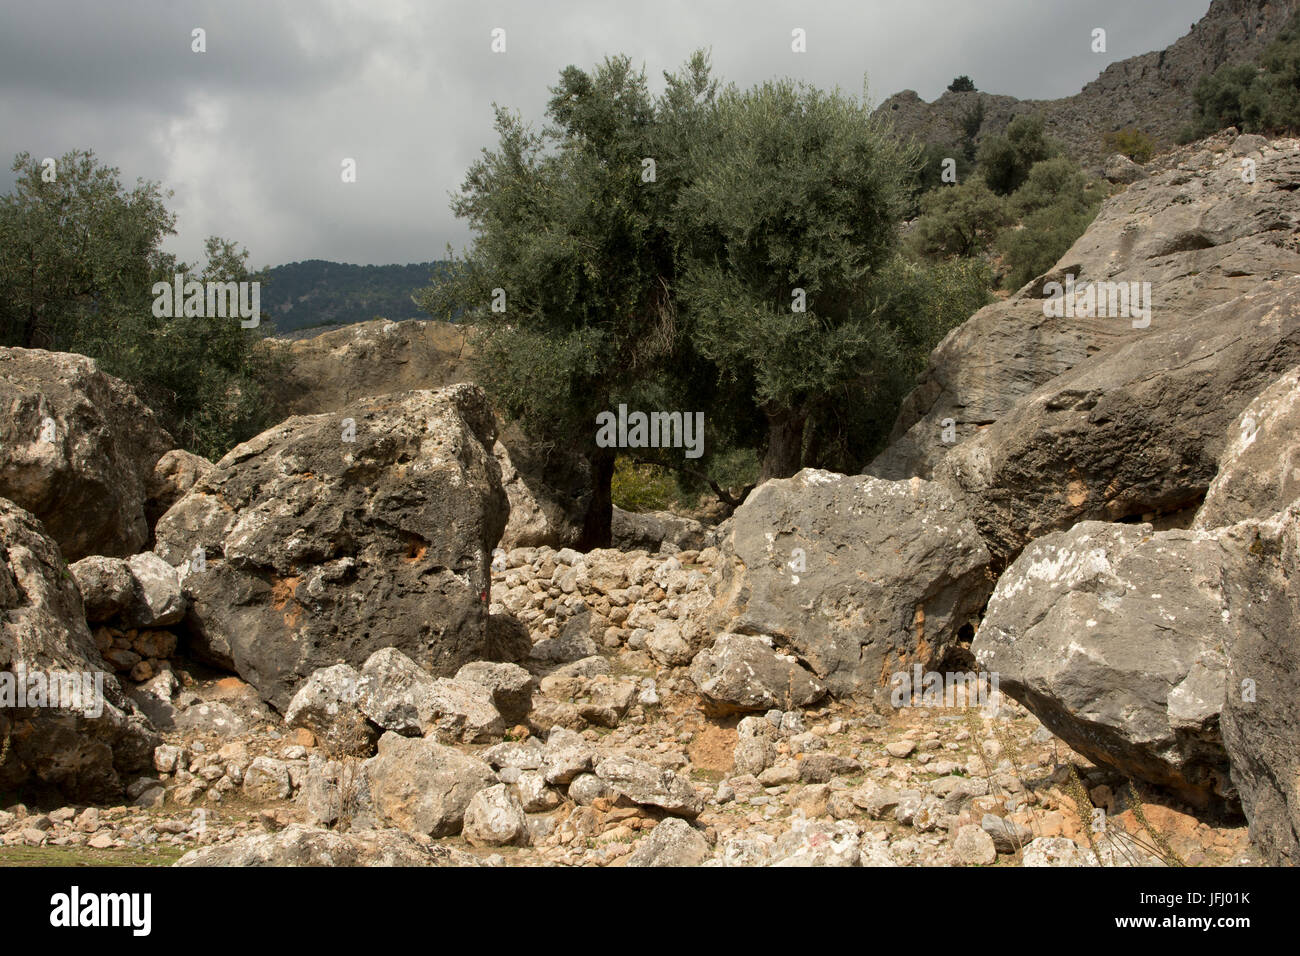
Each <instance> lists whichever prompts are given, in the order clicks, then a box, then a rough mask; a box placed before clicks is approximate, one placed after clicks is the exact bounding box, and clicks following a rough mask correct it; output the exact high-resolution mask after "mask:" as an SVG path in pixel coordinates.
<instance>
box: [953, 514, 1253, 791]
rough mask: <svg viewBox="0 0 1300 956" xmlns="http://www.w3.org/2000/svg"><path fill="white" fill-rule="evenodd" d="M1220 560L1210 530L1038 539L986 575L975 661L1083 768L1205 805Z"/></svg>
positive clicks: (1217, 682) (1223, 606)
mask: <svg viewBox="0 0 1300 956" xmlns="http://www.w3.org/2000/svg"><path fill="white" fill-rule="evenodd" d="M1223 557H1224V550H1223V547H1222V546H1221V544H1220V542H1219V541H1218V540H1217V539H1216V537H1215V536H1214V535H1213V534H1208V533H1204V532H1192V531H1178V530H1174V531H1163V532H1154V531H1153V530H1152V528H1151V526H1150V525H1143V524H1137V525H1135V524H1106V523H1102V522H1097V521H1085V522H1083V523H1081V524H1079V525H1077V526H1076V527H1074V528H1072V529H1071V530H1069V531H1066V532H1060V533H1056V534H1050V535H1047V536H1045V537H1043V538H1040V539H1038V540H1037V541H1034V542H1033V543H1032V544H1030V545H1029V546H1028V547H1027V548H1026V549H1025V550H1024V552H1023V553H1022V554H1021V555H1020V557H1019V558H1017V559H1016V561H1015V563H1014V564H1012V565H1011V567H1009V568H1008V569H1007V570H1006V572H1005V573H1004V574H1003V575H1002V576H1001V578H999V579H998V585H997V588H996V589H995V590H994V592H993V597H992V598H991V599H990V600H989V605H988V611H987V613H986V615H985V617H984V621H983V623H982V624H981V626H980V629H979V633H978V634H977V635H976V637H975V642H974V645H973V649H974V651H975V655H976V659H977V660H978V662H979V663H980V665H981V666H982V667H983V668H985V669H986V670H988V671H991V672H992V673H995V674H997V675H998V677H999V687H1000V689H1001V690H1002V692H1003V693H1006V694H1008V695H1010V696H1011V697H1012V698H1014V699H1015V700H1018V701H1020V702H1021V703H1022V704H1024V705H1025V706H1026V707H1027V708H1029V710H1031V711H1033V713H1034V714H1035V715H1036V716H1037V717H1038V719H1039V720H1041V721H1042V722H1043V724H1044V725H1045V726H1046V727H1047V728H1048V729H1049V730H1051V731H1052V732H1053V733H1055V734H1056V735H1057V736H1059V737H1060V738H1062V739H1063V740H1064V741H1065V742H1066V743H1068V744H1069V745H1070V746H1071V747H1073V748H1074V749H1075V750H1077V751H1079V752H1080V753H1082V754H1083V755H1085V756H1086V757H1088V758H1089V759H1091V760H1094V761H1097V762H1099V763H1105V764H1108V765H1110V766H1112V767H1116V768H1118V769H1119V770H1121V771H1123V772H1124V773H1127V774H1130V775H1132V776H1135V777H1139V778H1141V779H1143V780H1148V781H1151V782H1153V783H1157V784H1161V785H1163V786H1167V787H1170V788H1173V789H1174V790H1176V791H1178V792H1180V793H1181V795H1182V796H1184V798H1186V799H1188V800H1190V801H1193V802H1195V803H1198V804H1202V805H1205V804H1208V803H1212V802H1216V801H1219V800H1220V798H1224V797H1228V796H1230V795H1231V786H1230V784H1229V781H1228V754H1227V752H1226V751H1225V750H1224V747H1223V741H1222V739H1221V737H1220V734H1219V717H1220V714H1221V713H1222V711H1223V706H1224V687H1225V684H1224V681H1225V675H1226V674H1227V668H1228V661H1227V658H1226V657H1225V655H1224V649H1225V647H1226V646H1227V644H1228V641H1229V638H1230V635H1231V631H1230V628H1229V623H1228V622H1229V620H1230V617H1231V614H1230V610H1229V605H1228V601H1227V598H1226V596H1225V594H1224V591H1223V585H1222V566H1223Z"/></svg>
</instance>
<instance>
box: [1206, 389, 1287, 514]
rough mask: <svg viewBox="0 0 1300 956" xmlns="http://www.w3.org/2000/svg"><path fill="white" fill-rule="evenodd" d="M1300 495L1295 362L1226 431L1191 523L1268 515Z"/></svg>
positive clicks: (1276, 511)
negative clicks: (1207, 487) (1215, 470)
mask: <svg viewBox="0 0 1300 956" xmlns="http://www.w3.org/2000/svg"><path fill="white" fill-rule="evenodd" d="M1297 498H1300V367H1297V368H1293V369H1291V371H1289V372H1287V373H1286V374H1285V375H1283V376H1282V377H1281V378H1279V379H1278V380H1277V381H1276V382H1274V383H1273V384H1272V385H1270V386H1269V387H1268V388H1266V389H1264V391H1262V392H1260V393H1259V395H1257V396H1256V397H1255V400H1254V401H1252V402H1251V403H1250V404H1249V405H1248V406H1246V410H1245V411H1244V412H1242V413H1241V415H1240V416H1239V417H1238V418H1237V420H1236V422H1234V423H1233V425H1232V428H1231V429H1230V431H1229V433H1228V442H1227V445H1226V446H1225V447H1224V449H1223V452H1222V454H1220V456H1219V471H1218V474H1217V475H1215V477H1214V481H1212V482H1211V483H1210V490H1209V491H1208V492H1206V494H1205V502H1204V503H1203V504H1202V505H1201V509H1200V510H1199V511H1198V512H1197V513H1196V521H1195V523H1194V525H1193V527H1196V528H1218V527H1222V526H1223V525H1229V524H1235V523H1236V522H1238V521H1243V520H1245V519H1246V518H1267V517H1270V516H1272V515H1274V514H1277V513H1278V512H1279V511H1282V510H1283V509H1284V508H1285V507H1286V506H1287V505H1289V504H1290V503H1291V502H1292V501H1295V500H1296V499H1297Z"/></svg>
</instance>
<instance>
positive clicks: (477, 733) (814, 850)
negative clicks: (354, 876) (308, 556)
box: [0, 548, 1254, 866]
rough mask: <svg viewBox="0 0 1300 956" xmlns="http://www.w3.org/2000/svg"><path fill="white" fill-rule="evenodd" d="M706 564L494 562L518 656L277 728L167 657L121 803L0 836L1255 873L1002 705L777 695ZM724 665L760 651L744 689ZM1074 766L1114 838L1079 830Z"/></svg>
mask: <svg viewBox="0 0 1300 956" xmlns="http://www.w3.org/2000/svg"><path fill="white" fill-rule="evenodd" d="M717 560H718V557H717V552H716V550H714V549H705V550H704V551H702V552H681V553H679V554H676V555H653V556H652V555H648V554H644V553H636V552H633V553H627V554H624V553H621V552H617V551H596V552H591V553H589V554H586V555H579V554H577V553H576V552H573V551H554V550H551V549H548V548H527V549H519V550H516V551H512V552H509V553H508V554H505V553H499V554H498V555H497V557H496V562H495V565H494V573H493V587H492V595H491V597H492V607H493V611H494V612H496V613H509V614H512V615H514V616H515V617H516V618H517V619H519V620H520V621H522V622H523V623H524V624H525V625H526V626H527V628H528V630H529V635H530V638H531V642H532V653H531V655H530V656H529V657H528V658H527V659H526V660H524V661H523V662H522V663H520V664H516V663H500V662H491V661H480V662H475V663H471V664H468V665H466V666H465V667H463V668H461V669H460V671H459V672H458V673H457V674H456V675H455V676H454V677H452V678H434V677H433V676H431V675H430V674H428V673H427V672H426V671H424V670H423V669H421V668H420V667H419V666H418V665H417V664H415V663H414V662H413V661H411V660H410V659H408V658H407V657H405V656H404V655H403V654H401V653H400V652H399V651H397V650H395V649H393V648H387V649H384V650H381V651H379V652H376V653H375V654H373V655H372V656H371V657H370V658H369V659H368V660H367V661H366V662H365V663H364V664H363V665H362V666H361V667H360V668H353V667H350V666H348V665H345V664H339V665H335V666H333V667H329V668H325V669H322V670H320V671H317V672H316V673H315V674H313V675H312V677H311V678H310V679H309V680H308V681H307V682H306V683H305V684H304V685H303V686H302V687H301V688H300V690H299V691H298V693H297V694H296V695H295V697H294V698H293V701H292V702H291V704H290V706H289V707H288V708H287V710H286V713H285V715H284V718H283V722H281V721H280V719H279V718H277V717H275V715H274V714H273V713H272V712H270V711H269V710H266V709H264V708H260V709H259V707H258V706H257V705H256V703H255V702H253V701H250V700H249V699H248V695H247V694H246V693H241V692H238V691H235V690H232V687H231V685H232V684H238V683H239V682H238V681H237V680H236V679H233V678H225V679H224V680H214V681H201V680H194V679H192V678H189V677H188V675H186V674H184V673H182V674H181V675H180V678H178V679H175V680H173V681H172V682H171V684H170V685H167V686H165V687H163V689H162V690H159V691H158V693H160V694H161V695H162V696H164V697H165V696H171V695H174V700H172V702H171V703H172V705H174V706H175V707H176V708H177V710H178V711H179V713H180V715H181V716H182V717H184V716H185V715H190V719H189V720H181V721H180V723H182V724H184V726H185V727H186V728H188V729H187V730H185V731H182V732H172V733H168V734H165V735H164V736H165V738H166V739H167V743H166V744H164V745H163V746H161V747H159V748H158V749H157V751H156V753H155V755H154V761H155V769H156V771H157V773H156V775H155V776H152V777H146V778H142V779H140V780H136V781H133V782H132V783H131V785H130V789H129V790H128V795H129V796H130V797H132V798H133V802H134V805H133V806H130V807H119V808H113V809H109V810H104V811H95V810H94V809H93V808H91V809H87V810H84V811H78V810H76V809H75V808H63V809H60V810H56V811H54V812H52V813H48V814H36V815H33V814H29V813H28V812H27V811H26V809H25V808H21V807H15V808H10V809H9V810H8V811H6V813H5V814H4V815H0V834H3V840H4V842H5V843H6V844H13V843H24V844H29V845H42V844H50V845H69V844H71V845H78V844H82V843H86V844H89V845H90V846H92V847H110V848H111V847H143V846H149V845H153V844H155V843H159V844H162V845H176V846H182V845H184V846H197V847H198V849H197V850H195V851H194V852H192V853H190V854H188V855H187V856H186V857H185V859H184V860H183V861H182V862H184V863H186V864H238V863H248V862H256V861H261V862H281V863H302V862H311V861H313V860H315V859H316V858H317V856H318V855H321V854H324V855H328V856H330V857H331V858H333V859H347V860H350V861H353V862H357V863H378V862H402V863H428V864H436V865H446V864H453V865H466V864H487V865H586V866H591V865H594V866H604V865H631V866H649V865H708V866H732V865H783V866H795V865H880V866H889V865H954V864H967V865H975V864H978V865H992V864H996V863H1000V862H1003V863H1013V864H1016V863H1019V864H1023V865H1077V864H1092V865H1095V864H1097V863H1098V862H1100V863H1103V864H1108V865H1132V864H1141V865H1153V864H1158V863H1159V862H1160V857H1161V855H1162V854H1161V851H1160V848H1159V846H1158V842H1159V841H1158V840H1157V839H1156V838H1153V837H1151V836H1150V835H1149V834H1148V833H1147V832H1146V830H1144V826H1146V825H1151V826H1154V827H1155V828H1157V829H1159V830H1160V831H1161V838H1162V839H1165V840H1166V841H1167V844H1168V846H1169V847H1170V849H1172V850H1173V851H1174V852H1175V853H1177V854H1178V855H1179V856H1180V858H1182V859H1183V860H1184V861H1186V862H1188V863H1193V864H1195V863H1202V864H1234V863H1243V862H1254V858H1253V857H1252V855H1251V853H1250V851H1249V844H1248V841H1247V837H1246V831H1245V828H1244V826H1242V827H1230V828H1214V827H1211V826H1209V825H1207V824H1206V823H1201V822H1198V821H1197V820H1196V818H1195V817H1193V816H1191V815H1190V814H1188V813H1185V812H1183V810H1182V809H1179V808H1172V807H1167V806H1162V805H1160V804H1156V803H1146V804H1142V805H1139V806H1138V808H1137V809H1138V810H1139V811H1141V813H1142V818H1141V819H1139V818H1138V816H1137V814H1136V813H1135V810H1134V807H1133V806H1132V805H1131V804H1132V800H1131V797H1130V795H1129V793H1128V791H1127V790H1126V789H1125V787H1124V786H1123V781H1122V780H1119V779H1117V778H1115V777H1114V775H1112V774H1111V773H1109V772H1108V771H1105V770H1103V769H1099V768H1096V767H1093V766H1092V765H1091V764H1089V763H1088V762H1087V761H1086V760H1084V759H1083V758H1081V757H1079V756H1077V755H1075V754H1073V753H1072V752H1071V751H1069V749H1068V748H1066V747H1064V745H1063V744H1061V743H1060V742H1059V741H1057V740H1055V739H1054V738H1053V737H1052V736H1051V734H1049V733H1048V732H1047V731H1046V729H1044V728H1043V727H1042V726H1041V725H1039V724H1038V722H1037V721H1036V720H1035V718H1033V716H1032V715H1030V714H1029V713H1028V712H1027V711H1025V710H1023V709H1022V708H1020V707H1019V706H1018V705H1016V704H1015V703H1014V702H1013V701H1010V700H1009V699H1006V698H1001V699H999V701H998V704H999V706H998V708H997V711H996V713H993V712H991V711H989V710H979V709H975V710H969V711H968V710H956V709H952V710H944V709H936V708H926V707H912V708H904V709H900V710H897V711H890V712H888V713H878V712H877V711H876V710H875V709H873V707H874V706H875V705H873V704H872V703H871V702H870V701H861V700H838V701H836V700H832V699H830V698H828V697H826V696H825V695H824V694H822V693H819V692H817V690H816V688H804V693H803V697H804V698H805V699H807V698H816V699H817V702H816V703H809V704H807V705H804V706H789V705H788V704H782V703H781V702H780V701H779V700H778V699H777V698H779V697H780V694H777V693H773V692H772V689H771V688H770V687H768V686H765V685H764V683H763V682H764V680H765V679H766V680H767V682H768V684H770V683H772V682H774V681H779V680H782V679H784V678H783V676H782V673H781V672H780V670H779V668H780V655H776V654H775V653H774V652H773V651H771V649H770V648H766V647H765V645H763V643H762V640H761V639H760V638H753V637H743V636H741V635H727V634H722V635H717V634H710V633H708V630H707V628H706V627H705V626H704V624H703V623H702V618H703V615H702V614H701V613H700V612H701V611H702V609H703V608H704V607H705V606H706V605H707V604H708V603H709V601H710V600H711V593H710V590H709V583H710V571H711V569H712V568H713V567H714V566H715V564H716V562H717ZM748 642H756V643H755V645H754V646H751V644H750V643H748ZM756 651H762V652H763V653H766V654H767V655H768V657H766V658H761V659H760V658H757V657H753V656H751V657H746V656H745V655H753V654H754V653H755V652H756ZM724 659H725V660H732V659H735V660H740V661H745V660H751V659H753V660H760V662H761V664H762V667H759V668H758V669H757V670H755V671H753V674H752V683H751V684H749V685H746V684H745V681H744V680H741V679H739V678H737V677H736V674H735V673H734V672H733V671H732V670H727V669H726V668H720V667H719V666H717V662H718V661H719V660H724ZM693 661H694V662H693ZM774 662H775V663H774ZM791 666H792V665H791ZM763 667H767V668H769V669H771V668H776V671H775V672H773V673H768V672H767V671H764V670H763ZM739 670H740V672H743V673H750V672H749V671H746V670H745V668H744V667H741V668H740V669H739ZM168 676H171V675H170V673H169V675H168ZM154 683H155V684H157V683H158V682H157V681H155V682H154ZM172 685H176V686H172ZM180 685H186V687H185V689H184V690H183V691H180V692H179V693H177V692H176V687H179V686H180ZM701 685H707V690H705V689H702V688H701ZM724 685H725V686H724ZM244 690H247V688H244ZM787 699H788V696H787ZM720 702H723V703H726V704H727V706H726V707H723V708H720V707H719V706H718V705H719V703H720ZM197 708H210V709H212V708H215V711H213V712H215V713H220V714H224V715H225V719H224V720H222V721H221V722H220V723H221V726H217V725H215V724H213V723H210V722H209V723H204V722H202V721H200V720H196V719H193V714H194V713H195V712H196V709H197ZM1071 762H1072V763H1074V764H1075V765H1076V766H1077V767H1078V768H1079V774H1080V779H1081V782H1082V785H1083V786H1084V787H1086V788H1087V790H1088V796H1087V799H1088V801H1089V802H1090V803H1091V804H1094V805H1097V806H1101V807H1104V808H1106V809H1107V812H1108V816H1107V821H1108V826H1109V829H1110V836H1109V837H1106V836H1103V835H1102V834H1089V833H1086V832H1085V830H1086V829H1087V828H1086V827H1085V826H1084V824H1083V823H1082V822H1081V816H1082V815H1083V814H1081V812H1080V811H1079V809H1078V808H1077V804H1076V795H1075V793H1073V792H1072V789H1071V788H1072V780H1073V777H1072V774H1071V773H1070V770H1069V767H1068V764H1069V763H1071ZM1088 811H1089V815H1090V811H1091V807H1089V808H1088ZM1143 820H1145V821H1146V823H1145V824H1144V823H1143ZM1120 831H1124V832H1127V833H1132V834H1134V835H1136V836H1137V837H1138V838H1139V839H1140V840H1141V841H1142V844H1145V846H1143V845H1140V844H1139V843H1138V842H1136V841H1134V840H1131V839H1124V838H1121V837H1120V834H1119V832H1120ZM1090 835H1091V836H1092V839H1091V840H1089V836H1090Z"/></svg>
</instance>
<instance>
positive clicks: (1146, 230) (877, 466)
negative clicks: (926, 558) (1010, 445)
mask: <svg viewBox="0 0 1300 956" xmlns="http://www.w3.org/2000/svg"><path fill="white" fill-rule="evenodd" d="M968 95H969V94H968ZM1233 139H1234V138H1233V137H1232V136H1226V137H1215V138H1212V139H1210V140H1207V141H1205V142H1202V143H1199V144H1196V145H1195V146H1192V147H1188V148H1186V149H1184V150H1180V151H1177V152H1175V153H1173V154H1169V155H1167V156H1165V157H1161V158H1158V159H1157V160H1156V161H1154V162H1153V163H1151V164H1149V165H1148V167H1147V171H1148V173H1149V174H1150V175H1149V176H1148V178H1146V179H1144V180H1143V181H1142V182H1139V183H1135V184H1133V185H1131V186H1129V187H1128V188H1127V189H1125V190H1124V191H1123V192H1122V193H1120V194H1118V195H1115V196H1112V197H1111V198H1110V199H1108V200H1106V202H1105V203H1104V205H1103V206H1102V208H1101V211H1100V213H1098V215H1097V218H1096V220H1094V221H1093V223H1092V224H1091V225H1090V226H1089V227H1088V229H1087V231H1085V232H1084V234H1083V235H1082V236H1080V237H1079V239H1078V241H1076V242H1075V244H1074V245H1073V246H1072V247H1071V248H1070V249H1069V250H1068V251H1067V252H1066V253H1065V255H1064V256H1062V257H1061V259H1060V260H1059V261H1058V262H1057V264H1056V265H1055V267H1054V268H1053V269H1052V270H1051V272H1050V273H1049V274H1047V275H1045V276H1041V277H1039V278H1038V279H1036V280H1035V281H1034V282H1032V283H1030V284H1029V285H1027V286H1025V287H1024V288H1023V289H1020V290H1019V291H1018V292H1016V293H1015V294H1014V295H1012V296H1011V297H1010V298H1008V299H1006V300H1003V301H1000V302H996V303H993V304H992V305H989V306H986V307H985V308H983V309H981V310H980V311H979V312H976V313H975V315H973V316H972V317H971V318H970V319H968V320H967V321H966V322H965V323H963V324H962V325H961V326H959V327H958V328H956V329H954V330H953V331H952V332H950V333H949V334H948V336H947V337H946V338H945V339H944V340H943V341H942V342H941V343H939V345H938V347H937V348H936V349H935V350H934V352H933V353H932V354H931V356H930V359H929V363H928V365H927V368H926V370H925V372H924V373H922V375H921V378H920V381H919V382H918V384H917V387H916V389H915V390H914V391H913V392H912V393H911V394H909V395H908V397H907V399H906V400H905V401H904V403H903V407H902V409H901V410H900V412H899V417H898V420H897V421H896V423H895V425H894V430H893V433H892V434H891V436H890V443H889V445H888V447H887V448H886V449H885V451H884V452H883V453H882V454H881V455H880V456H879V457H877V459H876V460H875V461H873V462H872V463H871V464H870V465H869V466H868V467H867V469H866V471H867V472H869V473H870V474H873V475H878V476H879V477H882V478H892V479H899V478H907V477H910V476H912V475H918V476H920V477H922V478H929V477H931V476H932V475H933V474H934V469H935V467H936V466H937V465H938V464H939V462H940V461H941V460H943V458H944V457H945V456H946V455H947V454H948V453H949V452H950V451H951V450H952V449H953V448H954V447H960V445H961V443H963V442H965V441H968V440H970V439H971V438H973V437H975V436H977V435H979V434H980V433H981V432H982V431H984V430H985V429H986V428H987V426H989V425H990V424H991V423H993V422H997V421H1000V420H1001V419H1003V418H1004V417H1006V416H1007V414H1008V413H1009V412H1010V411H1011V410H1012V409H1014V408H1016V407H1017V406H1018V405H1019V404H1020V403H1021V402H1022V401H1023V400H1024V399H1025V398H1026V396H1028V395H1029V394H1030V393H1032V392H1034V391H1035V390H1037V389H1039V388H1041V387H1043V386H1044V385H1046V384H1047V383H1048V382H1049V381H1051V380H1052V379H1053V378H1055V377H1056V376H1058V375H1060V374H1062V373H1064V372H1066V371H1069V370H1070V369H1072V368H1074V367H1075V366H1077V365H1079V364H1080V363H1082V362H1083V361H1084V360H1086V359H1088V358H1089V357H1090V356H1092V355H1095V354H1096V353H1097V352H1099V351H1102V350H1103V349H1107V348H1110V347H1113V346H1116V345H1118V344H1120V343H1123V342H1127V341H1130V340H1138V341H1151V340H1152V335H1153V333H1156V332H1158V331H1160V330H1168V329H1171V328H1174V327H1177V326H1181V325H1182V324H1183V323H1185V322H1187V321H1189V320H1191V319H1193V318H1195V317H1196V316H1199V315H1201V314H1202V313H1204V312H1206V311H1207V310H1209V309H1212V308H1214V307H1215V306H1220V305H1223V304H1225V303H1228V302H1230V301H1232V300H1234V299H1237V298H1238V297H1239V296H1241V295H1243V294H1245V293H1249V292H1253V291H1254V290H1255V289H1256V287H1257V286H1259V285H1260V283H1261V282H1264V281H1267V280H1270V279H1276V278H1278V277H1279V276H1286V275H1291V274H1294V273H1297V272H1300V250H1297V249H1296V248H1295V246H1294V244H1292V243H1289V242H1288V241H1286V238H1285V237H1288V236H1291V235H1293V234H1294V232H1295V230H1296V229H1297V227H1298V226H1300V193H1297V191H1296V190H1295V188H1294V184H1295V182H1296V181H1297V178H1300V150H1297V145H1300V144H1297V142H1296V141H1295V140H1275V141H1272V142H1265V143H1264V145H1263V147H1262V148H1261V149H1259V150H1258V151H1255V152H1253V153H1251V155H1249V156H1242V155H1237V152H1236V151H1234V150H1233V148H1232V146H1233ZM1246 158H1249V159H1252V161H1253V162H1254V163H1255V180H1254V182H1250V183H1248V182H1245V181H1244V180H1243V177H1242V172H1243V168H1244V167H1243V159H1246ZM1067 274H1069V275H1073V276H1074V277H1075V282H1076V284H1077V285H1079V286H1083V285H1086V284H1088V283H1091V282H1095V281H1106V282H1149V283H1150V284H1151V294H1152V298H1153V300H1154V308H1153V314H1152V318H1151V324H1150V326H1149V327H1148V328H1145V329H1143V328H1134V327H1133V323H1132V322H1131V321H1130V320H1128V319H1124V318H1086V317H1049V316H1047V315H1045V314H1044V308H1043V306H1044V301H1043V287H1044V285H1045V283H1047V282H1048V281H1056V282H1064V279H1065V276H1066V275H1067ZM1231 314H1232V312H1231V310H1229V311H1228V312H1225V313H1223V314H1221V315H1220V317H1219V320H1218V321H1220V322H1227V323H1229V324H1232V325H1237V324H1239V323H1238V321H1237V320H1236V319H1235V318H1233V319H1231V320H1230V319H1229V316H1230V315H1231ZM1240 324H1243V325H1244V324H1245V323H1244V322H1241V323H1240ZM1151 358H1152V361H1153V362H1154V361H1159V362H1160V364H1158V365H1152V366H1151V368H1152V369H1155V368H1164V361H1163V355H1162V354H1161V353H1160V352H1159V351H1152V353H1151ZM1291 364H1294V362H1292V363H1291ZM1280 371H1282V370H1281V369H1279V373H1280ZM1235 411H1240V407H1238V408H1237V409H1236V410H1235ZM1235 411H1234V414H1235Z"/></svg>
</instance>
